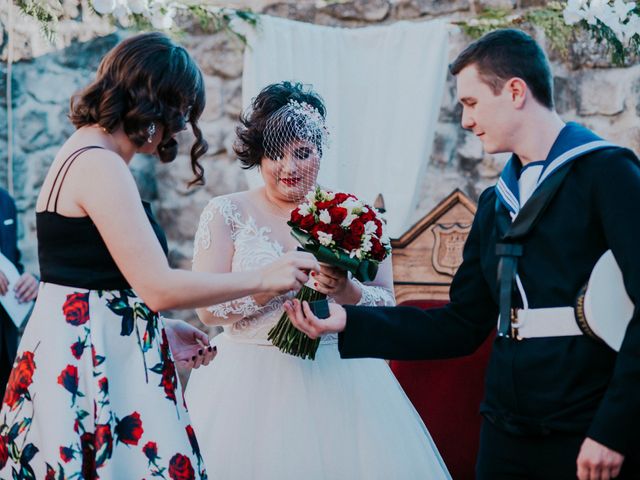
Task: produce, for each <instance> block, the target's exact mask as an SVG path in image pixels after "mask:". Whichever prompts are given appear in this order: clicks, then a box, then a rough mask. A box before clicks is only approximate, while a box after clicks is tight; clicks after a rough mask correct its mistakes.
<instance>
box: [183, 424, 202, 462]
mask: <svg viewBox="0 0 640 480" xmlns="http://www.w3.org/2000/svg"><path fill="white" fill-rule="evenodd" d="M185 430H186V431H187V437H189V443H190V444H191V449H192V450H193V454H194V455H196V456H198V457H199V456H200V446H199V445H198V440H197V439H196V434H195V432H194V431H193V427H192V426H191V425H187V426H186V428H185Z"/></svg>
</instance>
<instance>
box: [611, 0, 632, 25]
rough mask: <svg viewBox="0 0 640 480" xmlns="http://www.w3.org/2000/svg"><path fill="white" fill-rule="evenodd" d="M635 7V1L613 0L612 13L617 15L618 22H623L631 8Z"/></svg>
mask: <svg viewBox="0 0 640 480" xmlns="http://www.w3.org/2000/svg"><path fill="white" fill-rule="evenodd" d="M634 8H636V2H625V1H624V0H615V2H613V8H612V10H613V13H614V14H615V15H616V17H618V20H619V21H620V22H624V21H625V20H626V19H627V17H628V16H629V13H630V12H631V10H633V9H634Z"/></svg>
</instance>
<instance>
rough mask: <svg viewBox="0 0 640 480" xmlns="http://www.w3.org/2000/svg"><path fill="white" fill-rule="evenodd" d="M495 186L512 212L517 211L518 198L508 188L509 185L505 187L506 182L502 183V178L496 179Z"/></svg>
mask: <svg viewBox="0 0 640 480" xmlns="http://www.w3.org/2000/svg"><path fill="white" fill-rule="evenodd" d="M496 188H497V189H498V191H499V192H500V194H501V196H502V198H503V199H504V201H505V202H507V204H508V205H509V206H510V207H511V208H512V209H513V211H514V212H517V211H518V209H519V204H518V203H519V202H518V199H517V198H516V197H515V195H514V194H513V192H512V191H511V190H509V187H507V184H506V183H504V180H503V179H502V178H500V179H499V180H498V185H496Z"/></svg>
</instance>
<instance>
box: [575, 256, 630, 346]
mask: <svg viewBox="0 0 640 480" xmlns="http://www.w3.org/2000/svg"><path fill="white" fill-rule="evenodd" d="M634 309H635V305H634V304H633V302H632V300H631V298H630V297H629V294H628V293H627V291H626V289H625V286H624V279H623V278H622V271H621V270H620V266H619V265H618V262H617V261H616V258H615V257H614V255H613V252H612V251H611V250H607V251H606V252H605V253H604V254H603V255H602V257H600V259H599V260H598V261H597V262H596V265H595V266H594V267H593V271H592V272H591V276H590V277H589V284H588V286H587V291H586V292H585V295H584V315H585V317H586V320H587V322H588V323H589V327H590V328H591V330H592V331H593V333H595V334H596V335H597V336H598V337H600V338H601V339H602V340H603V341H604V342H605V343H606V344H607V345H609V346H610V347H611V348H613V349H614V350H615V351H619V350H620V347H621V346H622V341H623V340H624V336H625V334H626V332H627V327H628V326H629V322H630V321H631V319H632V318H633V312H634Z"/></svg>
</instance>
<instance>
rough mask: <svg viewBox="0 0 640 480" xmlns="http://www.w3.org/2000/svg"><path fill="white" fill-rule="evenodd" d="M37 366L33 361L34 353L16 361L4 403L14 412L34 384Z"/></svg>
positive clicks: (26, 353) (28, 353)
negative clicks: (19, 401)
mask: <svg viewBox="0 0 640 480" xmlns="http://www.w3.org/2000/svg"><path fill="white" fill-rule="evenodd" d="M35 369H36V364H35V362H34V361H33V352H24V353H23V354H22V356H20V357H18V358H17V359H16V362H15V364H14V366H13V370H11V374H10V375H9V381H8V382H7V391H6V393H5V395H4V403H6V404H7V405H9V407H10V408H11V409H12V410H13V408H14V406H15V405H16V403H17V402H18V400H20V399H21V398H22V397H23V396H24V395H25V394H26V393H27V391H28V390H29V386H30V385H31V383H32V382H33V372H34V371H35Z"/></svg>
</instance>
